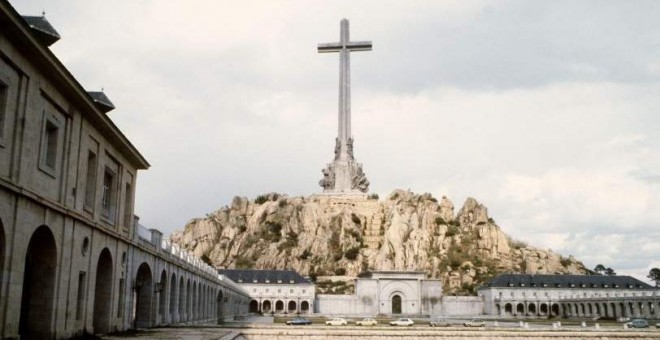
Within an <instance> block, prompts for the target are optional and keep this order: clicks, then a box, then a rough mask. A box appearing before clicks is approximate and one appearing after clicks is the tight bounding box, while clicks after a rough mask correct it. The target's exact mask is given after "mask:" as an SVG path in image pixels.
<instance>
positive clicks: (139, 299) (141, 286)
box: [134, 262, 154, 328]
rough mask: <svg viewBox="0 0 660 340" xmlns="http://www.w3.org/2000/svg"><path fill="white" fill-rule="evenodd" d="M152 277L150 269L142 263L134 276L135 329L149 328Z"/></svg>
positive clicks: (152, 289) (152, 290)
mask: <svg viewBox="0 0 660 340" xmlns="http://www.w3.org/2000/svg"><path fill="white" fill-rule="evenodd" d="M153 285H154V284H153V276H152V274H151V268H150V267H149V265H148V264H147V263H146V262H142V264H141V265H140V267H138V271H137V275H135V286H134V287H135V295H136V296H135V298H136V300H135V301H136V302H135V306H136V310H135V319H134V322H135V327H136V328H147V327H150V326H151V323H152V322H151V316H152V315H151V301H152V300H153V293H154V287H153Z"/></svg>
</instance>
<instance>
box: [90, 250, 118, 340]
mask: <svg viewBox="0 0 660 340" xmlns="http://www.w3.org/2000/svg"><path fill="white" fill-rule="evenodd" d="M112 268H113V267H112V255H111V254H110V250H108V248H103V250H102V251H101V255H99V260H98V262H97V265H96V284H95V288H94V319H93V320H94V322H93V325H94V333H95V334H105V333H108V332H109V331H110V315H111V313H112V303H111V302H112Z"/></svg>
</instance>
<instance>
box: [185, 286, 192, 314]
mask: <svg viewBox="0 0 660 340" xmlns="http://www.w3.org/2000/svg"><path fill="white" fill-rule="evenodd" d="M191 306H192V286H191V285H190V278H188V283H187V284H186V321H190V320H192V313H191V310H190V307H191Z"/></svg>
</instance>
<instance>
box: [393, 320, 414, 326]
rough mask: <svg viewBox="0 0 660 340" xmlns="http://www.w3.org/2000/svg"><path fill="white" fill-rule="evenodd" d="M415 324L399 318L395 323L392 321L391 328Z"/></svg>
mask: <svg viewBox="0 0 660 340" xmlns="http://www.w3.org/2000/svg"><path fill="white" fill-rule="evenodd" d="M414 324H415V322H414V321H412V320H410V319H408V318H399V319H396V320H394V321H390V326H409V327H410V326H412V325H414Z"/></svg>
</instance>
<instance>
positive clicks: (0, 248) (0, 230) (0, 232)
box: [0, 219, 5, 300]
mask: <svg viewBox="0 0 660 340" xmlns="http://www.w3.org/2000/svg"><path fill="white" fill-rule="evenodd" d="M4 269H5V227H4V225H3V224H2V219H0V289H2V287H4V284H3V283H4V272H5V270H4ZM0 300H2V299H0Z"/></svg>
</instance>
